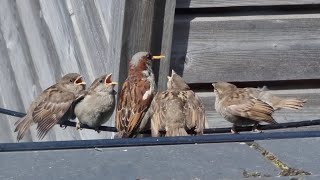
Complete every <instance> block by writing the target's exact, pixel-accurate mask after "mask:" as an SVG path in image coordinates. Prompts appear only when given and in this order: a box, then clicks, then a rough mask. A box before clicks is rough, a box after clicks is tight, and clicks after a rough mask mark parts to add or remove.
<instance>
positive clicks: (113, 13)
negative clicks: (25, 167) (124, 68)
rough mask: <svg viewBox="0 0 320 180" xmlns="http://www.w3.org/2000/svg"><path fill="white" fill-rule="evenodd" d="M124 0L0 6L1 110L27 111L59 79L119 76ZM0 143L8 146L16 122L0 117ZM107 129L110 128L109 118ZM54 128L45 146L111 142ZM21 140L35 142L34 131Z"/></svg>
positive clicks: (88, 132) (5, 3) (89, 133)
mask: <svg viewBox="0 0 320 180" xmlns="http://www.w3.org/2000/svg"><path fill="white" fill-rule="evenodd" d="M123 20H124V0H121V1H102V0H97V1H92V2H91V1H90V2H89V1H71V0H67V1H42V0H27V1H20V0H18V1H9V0H4V1H1V2H0V35H1V36H0V51H1V53H0V58H1V62H0V63H1V67H0V70H1V73H0V74H1V77H6V78H5V79H4V80H2V81H1V82H0V92H1V99H0V106H1V107H4V108H8V109H12V110H18V111H20V112H26V109H27V108H28V106H29V104H30V103H31V101H32V100H33V99H34V98H35V97H36V96H37V95H38V94H39V93H40V92H41V91H42V90H43V89H45V88H47V87H49V86H50V85H52V84H53V83H55V81H56V80H57V79H59V78H61V76H62V75H64V74H66V73H69V72H78V73H80V74H82V75H83V76H84V78H85V80H86V82H87V84H88V86H89V85H90V84H91V82H93V80H94V79H95V78H96V77H97V76H100V75H102V74H105V73H113V80H115V81H117V80H118V77H119V60H120V54H121V46H122V43H121V37H122V33H121V32H122V26H123ZM0 119H1V122H0V127H1V129H0V131H1V133H0V142H13V141H15V138H16V135H15V134H14V133H13V129H14V126H13V124H14V122H15V121H16V120H18V119H17V118H14V117H10V116H4V115H1V116H0ZM107 124H108V125H111V126H112V125H114V119H111V120H110V121H109V122H108V123H107ZM112 135H113V134H112V133H107V132H102V133H100V134H98V133H96V132H94V131H91V130H83V131H80V132H79V131H76V130H75V128H67V129H66V130H62V129H61V128H60V127H59V126H55V127H54V128H53V129H52V130H51V131H50V133H49V134H48V136H47V137H46V138H45V139H44V141H55V140H74V139H99V138H110V137H111V136H112ZM24 140H25V141H39V140H38V139H37V138H36V131H35V127H32V128H31V135H27V136H26V138H25V139H24Z"/></svg>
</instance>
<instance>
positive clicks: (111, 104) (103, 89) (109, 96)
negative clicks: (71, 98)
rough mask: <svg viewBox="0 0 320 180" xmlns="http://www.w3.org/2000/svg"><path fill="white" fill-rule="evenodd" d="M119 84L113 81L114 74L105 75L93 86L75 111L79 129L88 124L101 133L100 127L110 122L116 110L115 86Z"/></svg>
mask: <svg viewBox="0 0 320 180" xmlns="http://www.w3.org/2000/svg"><path fill="white" fill-rule="evenodd" d="M117 84H118V83H117V82H113V81H112V74H105V75H103V76H101V77H99V78H97V79H96V80H95V81H94V82H93V83H92V84H91V86H90V87H89V89H88V90H87V91H86V92H85V95H84V98H83V99H82V100H80V101H79V102H78V103H77V104H76V106H75V109H74V112H75V115H76V116H77V118H78V121H77V129H80V127H81V125H82V124H86V125H88V126H90V127H92V128H95V130H96V131H97V132H100V131H99V127H100V126H101V125H102V124H104V123H105V122H107V121H108V120H109V118H110V116H111V115H112V113H113V110H114V108H115V95H116V91H115V90H114V86H115V85H117Z"/></svg>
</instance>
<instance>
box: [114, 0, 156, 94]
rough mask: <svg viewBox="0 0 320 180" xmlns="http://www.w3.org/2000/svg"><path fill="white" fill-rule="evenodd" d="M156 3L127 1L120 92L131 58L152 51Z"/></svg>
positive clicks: (151, 0) (146, 0)
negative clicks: (139, 53) (141, 52)
mask: <svg viewBox="0 0 320 180" xmlns="http://www.w3.org/2000/svg"><path fill="white" fill-rule="evenodd" d="M154 3H155V2H154V0H139V1H125V8H124V9H125V15H124V23H123V31H122V38H121V43H122V45H121V58H120V64H119V65H120V73H119V74H120V76H119V91H120V90H121V88H120V87H121V86H122V84H123V82H124V81H125V79H126V78H127V76H128V64H129V61H130V60H131V57H132V56H133V55H134V54H135V53H136V52H139V51H150V50H151V39H152V21H153V17H154V16H153V15H154Z"/></svg>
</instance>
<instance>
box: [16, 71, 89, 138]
mask: <svg viewBox="0 0 320 180" xmlns="http://www.w3.org/2000/svg"><path fill="white" fill-rule="evenodd" d="M85 84H86V83H85V82H84V81H83V79H82V77H81V76H80V74H77V73H70V74H67V75H65V76H63V77H62V78H61V79H60V80H59V81H58V82H57V83H56V84H54V85H52V86H51V87H49V88H47V89H46V90H44V91H43V92H42V93H41V94H40V95H39V96H38V97H37V98H36V99H35V100H34V101H33V102H32V103H31V105H30V107H29V109H28V111H27V115H26V116H24V117H23V118H21V119H20V120H19V121H17V122H16V123H15V125H16V128H15V130H14V131H15V132H18V136H17V140H18V141H19V140H21V139H22V138H23V136H24V135H25V133H26V132H27V130H28V129H29V128H30V126H31V125H32V124H34V123H35V124H37V136H38V138H39V139H43V138H44V136H45V135H46V134H47V133H48V132H49V130H50V129H51V128H52V127H53V126H54V125H55V124H57V123H62V122H64V121H66V120H68V119H74V118H75V115H74V112H73V109H74V102H75V101H76V100H77V99H78V98H79V97H80V94H81V92H82V91H83V90H84V89H85Z"/></svg>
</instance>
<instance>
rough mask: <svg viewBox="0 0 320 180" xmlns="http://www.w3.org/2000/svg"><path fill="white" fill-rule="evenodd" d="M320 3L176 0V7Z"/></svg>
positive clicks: (300, 0) (309, 1) (310, 1)
mask: <svg viewBox="0 0 320 180" xmlns="http://www.w3.org/2000/svg"><path fill="white" fill-rule="evenodd" d="M303 4H320V2H319V1H318V0H269V1H265V0H242V1H239V0H177V8H209V7H231V6H273V5H303Z"/></svg>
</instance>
